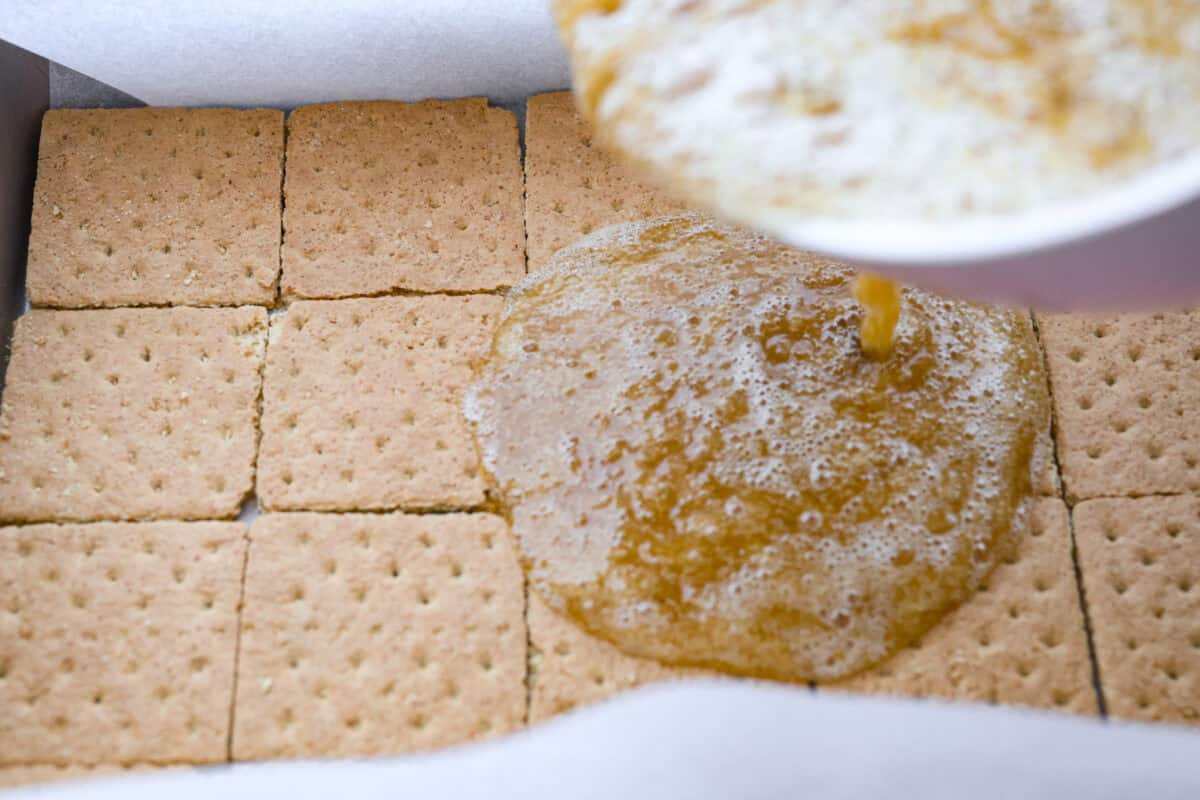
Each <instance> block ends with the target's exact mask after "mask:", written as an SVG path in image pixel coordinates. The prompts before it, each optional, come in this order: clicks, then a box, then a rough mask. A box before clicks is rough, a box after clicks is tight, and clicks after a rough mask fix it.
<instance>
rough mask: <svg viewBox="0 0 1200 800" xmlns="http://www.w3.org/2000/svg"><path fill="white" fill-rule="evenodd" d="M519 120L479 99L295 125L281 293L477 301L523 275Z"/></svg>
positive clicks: (319, 111)
mask: <svg viewBox="0 0 1200 800" xmlns="http://www.w3.org/2000/svg"><path fill="white" fill-rule="evenodd" d="M522 191H523V183H522V176H521V156H520V150H519V146H518V137H517V123H516V119H515V118H514V117H513V115H512V114H510V113H509V112H507V111H504V110H503V109H499V108H491V107H489V106H488V104H487V101H486V100H485V99H483V98H479V97H475V98H468V99H465V100H448V101H446V100H425V101H422V102H420V103H411V104H409V103H394V102H372V103H330V104H326V105H316V106H306V107H304V108H299V109H297V110H296V111H294V112H293V113H292V115H291V116H290V117H289V118H288V144H287V179H286V184H285V187H284V197H285V201H286V203H285V211H284V229H285V234H284V242H283V290H284V292H285V293H286V294H287V295H289V296H296V297H325V298H328V297H345V296H348V295H362V294H378V293H381V292H386V291H391V290H395V289H411V290H417V291H427V292H436V291H451V290H453V291H480V290H492V289H499V288H503V287H507V286H511V285H513V284H514V283H516V282H517V281H518V280H520V279H521V277H522V276H524V274H525V236H524V231H523V230H522V222H521V194H522Z"/></svg>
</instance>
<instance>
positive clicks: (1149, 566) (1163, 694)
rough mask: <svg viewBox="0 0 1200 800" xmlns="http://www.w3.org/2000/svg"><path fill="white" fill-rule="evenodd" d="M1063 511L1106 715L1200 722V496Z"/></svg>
mask: <svg viewBox="0 0 1200 800" xmlns="http://www.w3.org/2000/svg"><path fill="white" fill-rule="evenodd" d="M1073 514H1074V522H1075V542H1076V546H1077V547H1078V551H1079V567H1080V571H1081V572H1082V574H1083V587H1084V596H1085V598H1086V600H1087V606H1088V614H1089V616H1090V617H1091V623H1092V643H1093V645H1094V646H1095V649H1096V661H1097V664H1098V666H1099V671H1100V683H1101V686H1102V687H1103V690H1104V698H1105V701H1106V704H1107V706H1108V713H1109V714H1110V715H1112V716H1115V717H1126V718H1130V719H1142V720H1160V721H1164V722H1175V723H1186V724H1190V725H1197V724H1200V498H1197V497H1191V496H1179V497H1143V498H1138V499H1128V498H1115V499H1100V500H1087V501H1084V502H1082V503H1080V504H1079V505H1077V506H1075V508H1074V511H1073Z"/></svg>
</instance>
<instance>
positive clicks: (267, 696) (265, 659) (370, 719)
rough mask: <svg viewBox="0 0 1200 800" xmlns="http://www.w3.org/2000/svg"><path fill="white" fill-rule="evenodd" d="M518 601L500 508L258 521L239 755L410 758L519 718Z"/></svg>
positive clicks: (245, 628) (245, 631)
mask: <svg viewBox="0 0 1200 800" xmlns="http://www.w3.org/2000/svg"><path fill="white" fill-rule="evenodd" d="M523 606H524V598H523V580H522V577H521V570H520V567H519V566H518V565H517V559H516V553H515V549H514V546H513V543H512V541H511V538H510V534H509V533H508V530H507V528H506V527H505V524H504V522H503V520H501V519H500V518H499V517H496V516H493V515H490V514H439V515H423V516H412V515H405V514H268V515H265V516H262V517H259V518H258V520H257V521H256V522H255V523H254V527H253V529H252V531H251V546H250V556H249V561H248V566H247V571H246V589H245V606H244V609H245V610H244V612H243V616H242V635H241V655H240V658H239V662H238V663H239V674H238V689H237V707H236V711H235V720H236V721H235V731H234V737H233V755H234V758H235V759H258V758H276V757H283V756H289V757H293V756H350V755H367V754H376V753H398V752H408V751H413V750H426V749H431V748H436V747H444V746H447V745H450V744H455V743H459V742H465V741H472V740H478V739H483V738H488V737H491V736H495V735H498V734H502V733H505V732H508V731H512V730H514V729H516V728H518V727H519V726H520V725H521V722H522V718H523V716H524V712H525V626H524V621H523V616H522V615H523Z"/></svg>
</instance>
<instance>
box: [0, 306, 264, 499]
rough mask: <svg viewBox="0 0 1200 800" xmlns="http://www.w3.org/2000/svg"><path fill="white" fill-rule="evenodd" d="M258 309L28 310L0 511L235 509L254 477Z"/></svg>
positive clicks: (2, 419)
mask: <svg viewBox="0 0 1200 800" xmlns="http://www.w3.org/2000/svg"><path fill="white" fill-rule="evenodd" d="M266 323H267V314H266V311H265V310H264V309H262V308H254V307H248V306H244V307H241V308H204V309H202V308H139V309H111V310H90V311H47V310H39V309H35V310H33V311H31V312H29V313H28V314H26V315H24V316H23V317H21V318H20V319H19V320H18V321H17V325H16V332H15V334H14V337H13V349H12V361H11V363H10V364H9V368H8V383H7V386H6V388H5V392H4V406H3V410H2V412H0V520H2V521H5V522H39V521H56V520H57V521H65V520H75V521H89V520H100V519H157V518H174V519H197V518H214V517H233V516H235V515H236V514H237V513H238V510H239V508H240V506H241V503H242V500H243V499H244V498H245V497H246V496H247V495H249V493H250V491H251V490H252V488H253V481H254V450H255V445H256V433H255V427H256V425H257V422H258V394H259V387H260V382H261V381H260V374H261V372H260V371H261V369H262V363H263V351H264V349H265V347H266V334H267V325H266Z"/></svg>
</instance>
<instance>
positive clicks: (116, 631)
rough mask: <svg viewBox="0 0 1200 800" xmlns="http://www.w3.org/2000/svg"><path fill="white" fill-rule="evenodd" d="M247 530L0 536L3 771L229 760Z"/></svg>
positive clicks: (179, 525)
mask: <svg viewBox="0 0 1200 800" xmlns="http://www.w3.org/2000/svg"><path fill="white" fill-rule="evenodd" d="M245 547H246V540H245V526H243V525H241V524H239V523H234V522H145V523H94V524H90V525H78V524H69V525H30V526H26V527H20V528H0V765H21V764H29V763H38V762H43V763H71V764H105V763H109V764H111V763H128V762H135V761H142V762H148V763H168V762H181V761H186V762H193V763H200V762H209V761H223V760H224V759H225V758H226V740H227V736H228V728H229V703H230V699H231V698H232V696H233V670H234V654H235V653H234V651H235V649H236V644H235V642H236V637H237V614H238V603H239V596H240V584H241V576H242V564H243V560H244V555H245Z"/></svg>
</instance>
